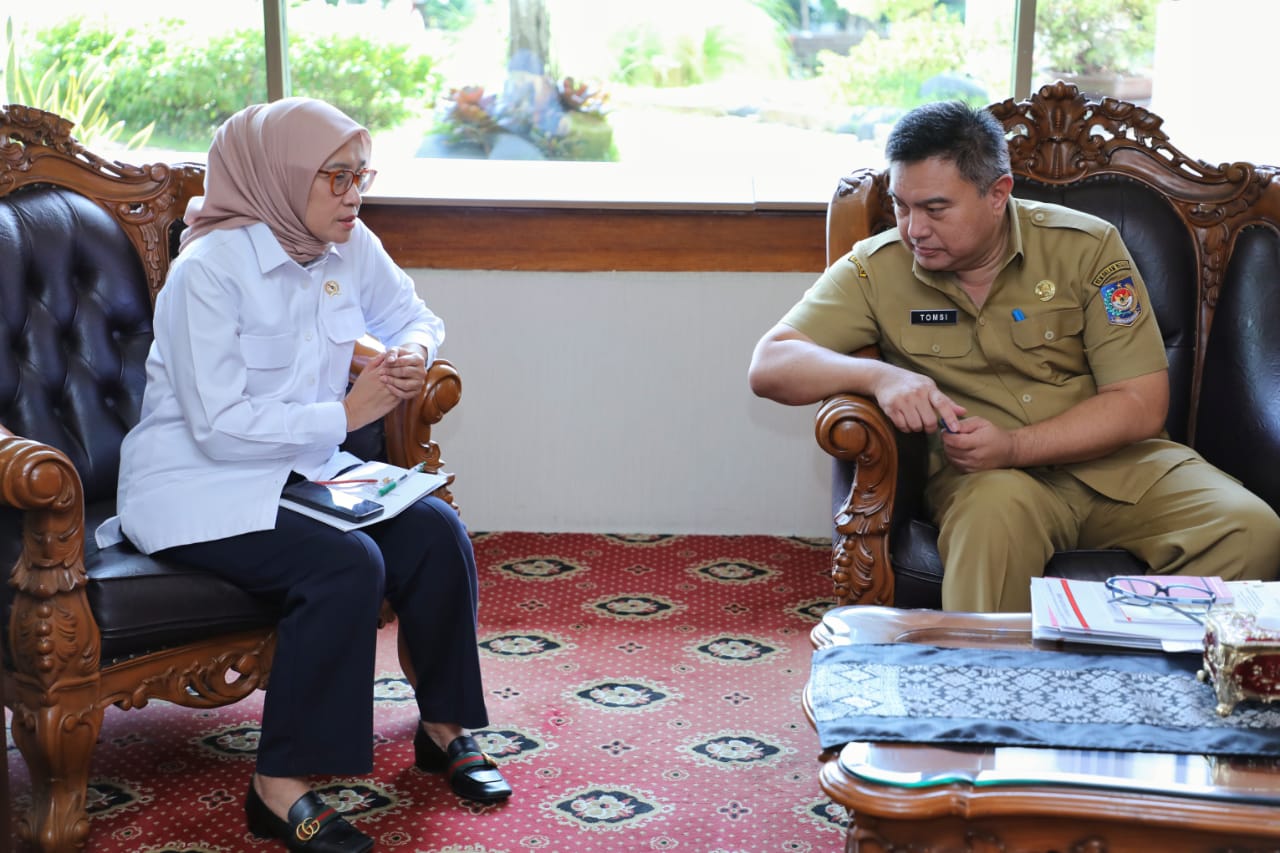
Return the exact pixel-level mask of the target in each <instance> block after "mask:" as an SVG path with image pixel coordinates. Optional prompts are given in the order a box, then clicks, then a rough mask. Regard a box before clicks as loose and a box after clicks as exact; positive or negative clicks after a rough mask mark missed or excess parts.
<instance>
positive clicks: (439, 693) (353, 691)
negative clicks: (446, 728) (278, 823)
mask: <svg viewBox="0 0 1280 853" xmlns="http://www.w3.org/2000/svg"><path fill="white" fill-rule="evenodd" d="M164 553H165V556H166V557H172V558H173V559H176V560H180V561H182V562H183V563H186V564H187V565H190V566H194V567H197V568H201V569H205V570H207V571H210V572H213V573H214V574H217V575H219V576H220V577H223V578H225V579H226V580H228V581H230V582H231V583H233V584H235V585H237V586H239V587H241V588H243V589H245V590H248V591H249V592H251V593H254V594H255V595H262V596H265V597H267V598H269V599H270V600H272V601H274V602H276V603H278V605H279V606H280V609H281V613H282V616H281V619H280V623H279V627H278V629H277V636H278V638H277V643H276V654H275V662H274V663H273V664H272V666H271V677H270V680H269V682H268V685H267V694H266V699H265V701H264V703H263V712H262V737H261V739H260V741H259V744H258V757H257V769H258V772H260V773H263V774H265V775H268V776H310V775H330V774H333V775H352V774H358V773H368V772H369V771H370V770H371V769H372V768H373V675H374V656H375V651H376V645H377V627H378V614H379V611H380V609H381V605H382V600H383V599H384V598H385V599H386V600H387V601H389V602H390V604H391V607H392V609H394V610H395V612H396V616H397V619H398V622H399V630H400V634H401V636H402V638H403V640H404V641H405V642H407V644H408V652H409V657H410V659H411V660H412V661H413V668H414V670H415V671H416V681H417V702H418V712H419V714H420V716H421V718H422V719H423V720H427V721H430V722H440V723H457V724H458V725H461V726H463V727H466V728H478V727H481V726H484V725H487V724H488V716H487V713H486V711H485V704H484V689H483V686H482V684H481V679H480V654H479V649H478V647H477V641H476V609H477V606H478V593H477V579H476V564H475V556H474V554H473V553H472V550H471V541H470V540H469V539H468V538H467V532H466V528H465V527H463V525H462V521H461V520H460V519H459V518H458V514H457V513H456V512H454V510H453V508H452V507H450V506H449V505H448V504H446V503H445V502H443V501H441V500H440V499H439V498H435V497H430V496H428V497H425V498H423V499H422V500H420V501H418V502H417V503H416V504H414V505H413V506H411V507H409V508H408V509H406V510H405V511H404V512H402V513H400V514H399V515H397V516H395V517H394V518H390V519H387V520H386V521H381V522H378V523H377V524H374V525H372V526H369V527H364V528H361V529H360V530H354V531H351V532H349V533H344V532H342V531H340V530H337V529H335V528H332V527H330V526H328V525H327V524H322V523H321V522H318V521H315V520H314V519H310V518H307V517H305V516H303V515H299V514H297V513H294V512H290V511H289V510H285V509H282V510H280V512H279V515H278V517H277V519H276V526H275V529H273V530H262V531H257V532H254V533H245V534H242V535H240V536H232V537H228V538H226V539H219V540H215V541H212V542H198V543H195V544H192V545H182V546H179V547H176V548H169V549H167V550H166V551H165V552H164Z"/></svg>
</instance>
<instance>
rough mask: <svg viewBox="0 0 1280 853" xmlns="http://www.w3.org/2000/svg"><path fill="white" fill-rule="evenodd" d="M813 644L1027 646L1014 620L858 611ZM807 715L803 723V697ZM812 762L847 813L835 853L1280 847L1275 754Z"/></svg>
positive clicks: (820, 632) (1036, 753) (837, 758)
mask: <svg viewBox="0 0 1280 853" xmlns="http://www.w3.org/2000/svg"><path fill="white" fill-rule="evenodd" d="M812 638H813V643H814V646H815V647H816V648H826V647H828V646H834V645H841V644H849V643H922V644H928V645H933V646H943V647H952V648H962V647H971V648H976V649H983V648H1026V649H1029V648H1032V647H1033V641H1032V639H1031V621H1030V617H1028V616H1026V615H1022V614H999V615H976V614H962V613H943V612H940V611H932V610H894V609H892V608H885V607H865V606H858V607H838V608H835V609H833V610H831V611H830V612H828V613H827V615H826V617H825V618H824V619H823V620H822V623H821V624H820V625H818V627H816V628H815V629H814V630H813V634H812ZM1034 645H1035V646H1036V647H1040V648H1046V649H1053V648H1055V646H1054V644H1044V643H1038V642H1037V643H1034ZM1071 650H1072V651H1073V652H1080V651H1088V649H1086V648H1082V647H1080V646H1073V647H1071ZM805 713H806V714H807V715H808V716H809V721H810V723H812V722H813V719H814V717H813V710H812V707H811V706H810V704H809V696H808V691H806V694H805ZM821 760H822V770H821V773H820V777H819V778H820V783H821V785H822V790H823V791H824V792H826V794H827V796H829V797H830V798H831V799H832V800H833V801H834V802H835V803H837V804H839V805H841V806H844V807H845V808H846V809H848V810H849V832H848V837H847V839H846V841H845V850H846V851H847V853H871V852H872V851H874V853H889V851H911V853H951V851H965V853H977V851H983V853H985V851H991V853H995V851H1001V853H1031V852H1032V851H1036V853H1047V851H1053V853H1130V851H1132V853H1165V851H1168V853H1174V851H1176V853H1200V851H1203V853H1211V851H1212V853H1223V851H1230V853H1277V851H1280V760H1274V759H1253V760H1248V759H1246V760H1241V759H1230V760H1228V759H1220V758H1215V757H1210V756H1200V755H1174V754H1166V753H1137V752H1133V753H1130V752H1110V751H1102V750H1082V749H1025V748H1010V747H989V748H984V747H973V748H943V747H933V746H928V745H918V744H876V743H851V744H847V745H846V746H844V747H843V748H842V749H840V750H828V751H826V752H824V753H823V754H822V757H821Z"/></svg>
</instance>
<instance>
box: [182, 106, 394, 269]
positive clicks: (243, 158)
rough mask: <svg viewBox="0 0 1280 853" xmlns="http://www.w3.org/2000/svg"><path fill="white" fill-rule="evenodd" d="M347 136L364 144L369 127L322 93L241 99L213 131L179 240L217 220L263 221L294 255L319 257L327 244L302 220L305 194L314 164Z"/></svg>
mask: <svg viewBox="0 0 1280 853" xmlns="http://www.w3.org/2000/svg"><path fill="white" fill-rule="evenodd" d="M353 136H361V137H363V139H364V143H365V145H366V146H370V145H371V144H372V143H371V140H370V138H369V131H367V130H365V129H364V128H363V127H361V126H360V125H359V124H357V123H356V122H355V121H353V120H352V119H351V118H349V117H348V116H347V115H346V114H344V113H343V112H342V111H341V110H339V109H337V108H336V107H333V106H330V105H329V104H326V103H325V102H324V101H317V100H314V99H311V98H285V99H284V100H281V101H273V102H272V103H269V104H253V105H252V106H248V107H245V108H244V109H242V110H241V111H240V112H238V113H236V114H235V115H233V116H232V117H231V118H229V119H227V120H226V121H225V122H223V123H222V126H221V127H219V128H218V130H217V132H216V133H215V134H214V136H213V145H212V146H211V147H210V148H209V168H208V171H207V172H206V173H205V179H204V186H205V194H204V196H203V197H202V198H193V199H192V200H191V201H190V202H189V203H188V204H187V212H186V216H185V217H184V219H185V221H186V223H187V225H188V226H189V227H188V228H187V229H186V230H185V231H183V232H182V240H181V245H182V246H183V247H185V246H186V245H187V244H188V243H190V242H191V241H192V240H195V239H196V238H198V237H200V236H202V235H204V234H208V233H209V232H210V231H214V230H216V229H219V228H238V227H240V226H242V225H252V224H253V223H255V222H265V223H266V224H267V226H268V227H269V228H270V229H271V232H272V233H273V234H275V235H276V239H277V240H279V241H280V245H281V246H282V247H283V248H284V250H285V252H287V253H288V254H289V257H291V258H293V259H294V260H295V261H297V262H299V263H305V262H306V261H309V260H311V259H313V258H316V257H319V256H320V255H321V254H323V253H324V252H325V251H326V250H327V249H328V248H329V244H328V243H326V242H324V241H321V240H318V239H316V237H315V235H313V234H312V233H311V232H310V231H308V230H307V227H306V225H304V224H303V218H304V216H305V214H306V210H307V199H308V198H309V197H310V195H311V187H312V184H313V182H314V181H315V177H316V172H317V171H319V170H320V169H321V168H322V167H323V166H324V164H325V161H326V160H328V159H329V156H330V155H331V154H333V152H335V151H337V150H338V149H339V148H341V147H342V146H343V145H345V144H346V143H347V142H348V141H349V140H350V139H351V138H352V137H353Z"/></svg>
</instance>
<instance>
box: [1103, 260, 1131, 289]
mask: <svg viewBox="0 0 1280 853" xmlns="http://www.w3.org/2000/svg"><path fill="white" fill-rule="evenodd" d="M1128 269H1133V267H1132V266H1131V265H1130V264H1129V262H1128V261H1112V262H1111V263H1109V264H1107V265H1106V266H1105V267H1103V268H1102V269H1100V270H1098V274H1097V275H1095V276H1094V277H1093V286H1094V287H1102V283H1103V282H1104V281H1106V280H1107V279H1109V278H1115V277H1116V276H1117V275H1118V274H1120V273H1122V272H1124V271H1125V270H1128Z"/></svg>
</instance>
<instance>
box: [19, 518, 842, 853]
mask: <svg viewBox="0 0 1280 853" xmlns="http://www.w3.org/2000/svg"><path fill="white" fill-rule="evenodd" d="M474 542H475V548H476V557H477V563H478V566H479V570H480V586H481V589H480V633H479V647H480V660H481V666H482V667H483V669H484V677H485V687H486V689H487V691H488V694H489V698H488V705H489V718H490V725H489V726H488V727H486V728H484V729H481V730H479V731H477V732H476V733H475V735H476V740H477V741H478V742H479V744H480V747H481V748H482V749H483V750H484V751H485V752H486V753H488V754H489V755H490V756H492V757H493V758H494V760H495V761H496V762H497V763H498V764H499V766H501V768H502V770H503V772H504V773H505V774H506V776H507V778H508V779H509V780H510V781H511V783H512V785H513V787H514V788H515V795H514V796H513V797H512V798H511V800H509V801H507V802H506V803H503V804H498V805H487V806H481V805H477V804H469V803H465V802H463V801H461V800H459V799H458V798H457V797H456V796H454V795H453V794H452V793H451V792H450V791H449V788H448V785H447V783H446V782H445V780H444V778H443V776H441V775H439V774H428V773H423V772H420V771H418V770H417V769H415V768H414V767H413V731H414V725H415V722H416V721H415V717H416V709H415V706H414V702H413V693H412V690H411V689H410V687H409V685H408V683H407V681H405V679H404V676H403V674H402V673H401V672H400V670H399V665H398V663H397V657H396V634H395V630H396V629H395V625H394V624H393V625H391V626H389V627H387V628H384V629H383V630H382V631H381V632H380V634H379V639H378V665H377V669H376V675H377V677H376V681H375V684H374V685H373V696H374V703H375V710H374V723H375V731H374V733H373V741H374V768H373V771H372V772H371V773H369V774H367V775H366V776H363V777H361V778H331V779H324V780H319V781H318V783H317V791H318V792H319V794H320V795H321V797H322V798H323V799H324V800H325V801H326V802H327V803H328V804H329V805H331V806H333V807H334V808H336V809H338V810H340V811H341V812H342V813H343V814H344V815H345V816H346V817H347V818H348V819H350V820H351V821H352V822H353V823H354V824H355V825H356V826H357V827H359V828H360V829H361V830H362V831H364V832H366V833H368V834H369V835H371V836H372V837H373V838H374V839H375V841H376V842H377V849H378V850H379V851H390V853H597V851H599V853H626V851H677V853H833V852H834V851H838V850H842V849H843V841H844V836H843V827H844V819H845V818H844V813H843V811H842V810H841V809H838V808H836V807H834V806H832V805H831V803H830V802H829V801H828V800H827V799H826V797H825V796H824V795H823V794H822V791H821V789H820V788H819V787H818V780H817V774H818V766H819V765H818V760H817V758H818V753H819V746H818V741H817V736H816V734H815V733H814V731H813V729H812V727H811V726H810V725H809V724H808V722H807V721H806V720H805V716H804V711H803V709H802V708H801V704H800V697H801V692H802V690H803V688H804V685H805V681H806V679H807V678H808V675H809V661H810V656H811V653H812V651H811V647H810V644H809V636H808V635H809V631H810V630H811V629H812V628H813V626H814V625H815V624H816V623H817V621H818V619H819V618H820V617H821V614H822V613H823V612H824V611H825V610H826V609H827V608H828V607H830V606H831V605H832V604H833V603H834V601H833V598H832V597H831V595H830V592H829V590H830V580H829V578H828V575H827V571H828V560H829V557H830V544H829V542H826V541H817V540H807V539H799V538H784V537H767V536H739V537H733V536H729V537H725V536H677V535H648V534H644V535H626V534H617V535H602V534H538V533H482V534H478V535H476V536H475V537H474ZM261 710H262V694H261V693H258V694H255V695H254V696H251V697H250V698H248V699H246V700H244V701H242V702H240V703H237V704H235V705H231V706H227V707H225V708H215V709H209V710H193V709H186V708H177V707H174V706H172V705H169V704H166V703H163V702H152V703H150V704H149V705H147V706H146V707H144V708H141V709H137V710H132V711H128V712H125V711H120V710H118V709H116V708H114V707H113V708H109V709H107V713H106V719H105V721H104V723H103V727H102V735H101V738H100V740H99V743H98V746H97V749H96V750H95V753H94V759H93V765H92V767H91V770H90V788H89V800H88V806H89V814H90V828H91V834H90V838H89V844H88V847H87V850H89V851H92V853H252V851H274V850H279V849H283V848H282V847H280V846H279V845H276V844H274V843H271V842H267V841H262V840H259V839H257V838H254V837H253V836H252V835H250V834H249V832H248V829H247V827H246V826H245V822H244V808H243V797H244V791H245V788H246V786H247V785H248V782H249V776H250V774H251V773H252V769H253V752H254V749H255V748H256V746H257V741H258V735H259V729H258V723H259V720H260V714H261ZM7 721H8V720H7V718H6V722H7ZM7 742H8V746H9V787H10V795H11V798H12V799H13V800H14V803H13V805H14V807H15V808H25V807H26V806H27V804H28V803H29V802H30V782H29V780H28V778H27V773H26V767H25V764H24V763H23V761H22V759H21V757H20V755H19V753H18V751H17V750H16V749H15V748H14V746H13V740H12V737H8V738H7ZM12 846H13V849H14V850H16V851H18V850H22V848H21V847H20V846H19V845H18V844H17V842H16V840H14V841H13V842H12Z"/></svg>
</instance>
